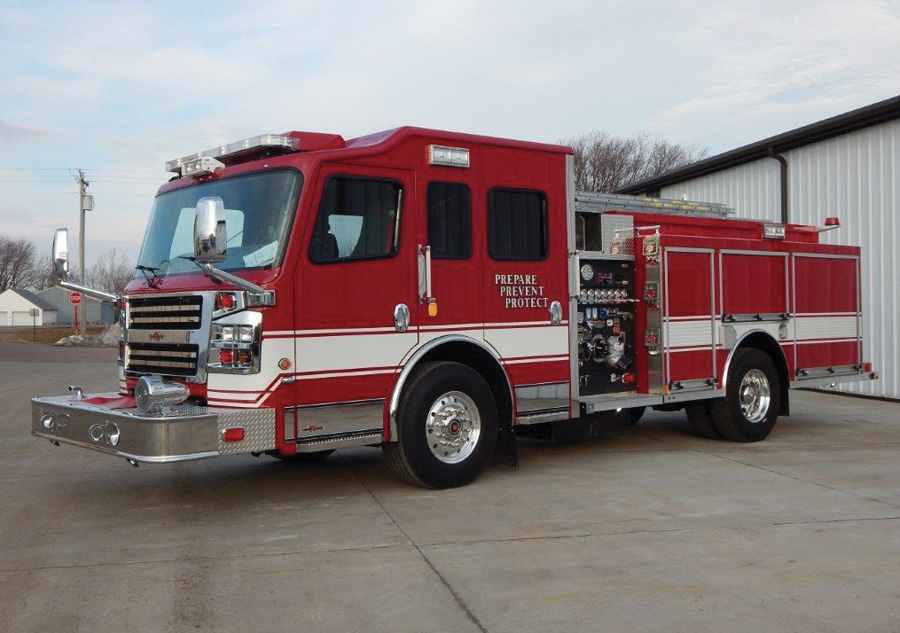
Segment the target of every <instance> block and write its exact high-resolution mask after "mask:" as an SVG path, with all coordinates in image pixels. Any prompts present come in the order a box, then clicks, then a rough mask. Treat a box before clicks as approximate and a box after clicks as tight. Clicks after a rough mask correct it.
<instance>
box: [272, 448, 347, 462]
mask: <svg viewBox="0 0 900 633" xmlns="http://www.w3.org/2000/svg"><path fill="white" fill-rule="evenodd" d="M333 452H334V449H331V450H327V451H316V452H315V453H294V454H293V455H283V454H281V453H279V452H278V451H271V452H269V453H266V454H267V455H270V456H272V457H274V458H275V459H280V460H281V461H284V462H320V461H322V460H323V459H325V458H326V457H328V456H329V455H331V454H332V453H333Z"/></svg>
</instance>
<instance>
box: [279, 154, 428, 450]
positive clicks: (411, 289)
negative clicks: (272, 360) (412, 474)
mask: <svg viewBox="0 0 900 633" xmlns="http://www.w3.org/2000/svg"><path fill="white" fill-rule="evenodd" d="M414 183H415V179H414V174H413V173H412V172H410V171H405V170H396V169H384V168H368V167H360V166H345V165H340V164H326V165H324V166H323V167H322V169H321V172H320V175H319V178H318V179H317V182H316V189H315V202H314V203H313V205H312V209H311V213H310V214H309V217H308V218H307V219H306V220H307V222H308V224H307V227H306V231H305V235H306V238H305V244H304V248H303V251H302V253H301V256H300V263H299V265H298V267H297V271H298V272H297V276H296V278H295V281H294V283H295V288H296V292H295V297H296V299H295V302H296V303H295V306H294V309H295V314H296V315H297V317H296V330H295V331H294V332H293V336H294V340H295V358H296V367H295V386H294V389H295V402H296V410H295V411H296V412H295V423H296V437H297V442H298V450H300V451H302V450H303V446H304V443H307V444H309V443H310V442H323V441H328V440H341V439H347V440H359V439H365V437H368V436H372V438H373V440H374V441H380V438H381V436H382V432H383V422H384V403H385V399H386V398H387V395H388V391H389V389H390V386H391V385H392V384H393V381H394V377H395V374H396V372H397V371H398V367H399V365H400V362H401V360H402V359H403V357H404V356H405V355H406V354H407V353H408V352H409V351H410V350H411V349H412V348H413V347H414V346H415V345H416V344H417V342H418V334H417V331H416V330H417V327H416V325H417V324H416V322H415V321H416V317H417V315H416V302H417V299H418V297H417V285H418V284H417V268H416V267H417V256H416V232H415V225H416V218H415V213H413V212H410V210H412V209H415V203H416V196H415V189H414ZM313 446H315V444H313Z"/></svg>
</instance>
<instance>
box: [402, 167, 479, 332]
mask: <svg viewBox="0 0 900 633" xmlns="http://www.w3.org/2000/svg"><path fill="white" fill-rule="evenodd" d="M449 169H450V170H451V173H449V174H444V173H436V174H434V176H433V177H432V178H431V179H429V180H427V181H426V182H422V183H420V187H421V189H420V191H419V194H420V198H419V200H420V201H421V202H422V203H421V204H420V206H419V209H421V211H420V212H419V214H418V216H419V217H418V218H417V225H416V228H417V232H418V240H417V242H418V249H419V265H420V268H421V274H420V282H421V284H422V287H421V288H420V289H419V290H420V301H419V315H420V316H419V324H420V328H419V338H420V340H421V341H423V342H425V341H428V340H431V339H434V338H438V337H440V336H445V335H447V334H453V333H456V334H462V335H464V336H469V337H472V338H476V339H479V340H480V339H482V338H483V326H484V299H483V296H482V292H481V283H482V257H483V255H482V250H483V249H481V248H478V247H476V246H474V245H473V244H477V243H480V242H479V239H478V238H480V237H481V235H482V231H480V230H478V227H480V226H481V222H480V221H481V219H482V216H483V206H478V208H477V213H473V211H475V209H473V196H472V192H473V186H472V184H473V183H472V182H471V177H470V175H469V174H468V173H466V174H459V175H457V173H456V172H459V170H458V169H455V170H454V169H452V168H449Z"/></svg>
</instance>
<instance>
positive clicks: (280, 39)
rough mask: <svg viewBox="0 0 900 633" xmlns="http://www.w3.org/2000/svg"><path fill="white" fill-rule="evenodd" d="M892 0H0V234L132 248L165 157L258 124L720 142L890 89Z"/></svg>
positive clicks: (94, 251)
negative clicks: (82, 184) (83, 204)
mask: <svg viewBox="0 0 900 633" xmlns="http://www.w3.org/2000/svg"><path fill="white" fill-rule="evenodd" d="M898 35H900V0H808V1H807V0H777V1H773V0H754V1H753V2H749V1H748V0H743V1H739V2H732V1H730V0H720V1H718V2H700V1H694V0H667V1H646V2H642V1H639V0H625V1H619V0H604V1H596V2H588V1H566V0H556V1H553V2H548V1H546V0H545V1H540V2H532V1H530V0H521V1H518V2H511V1H510V2H502V1H482V2H475V1H466V0H442V1H432V0H418V1H415V2H401V1H393V0H379V1H378V2H358V1H357V2H350V1H348V2H343V1H340V0H330V1H316V0H292V1H278V0H272V1H268V2H246V1H244V2H229V1H226V0H220V1H218V2H215V3H200V4H196V5H195V4H193V3H185V2H167V1H163V0H154V1H153V2H149V1H146V2H140V3H137V2H92V1H90V0H81V1H80V2H54V1H52V0H51V1H42V2H34V1H33V0H28V1H25V2H16V1H11V0H0V235H6V236H11V237H16V238H27V239H30V240H32V241H34V242H35V244H36V245H37V246H38V247H39V250H40V251H41V252H46V251H48V250H49V244H50V240H51V237H52V232H53V229H55V228H57V227H59V226H67V227H69V228H70V230H72V231H73V235H72V239H73V240H74V239H75V237H76V234H77V229H78V199H77V196H76V195H75V191H76V190H77V187H76V185H75V180H74V177H73V175H72V173H73V170H75V169H77V168H84V169H85V170H86V173H87V179H88V181H89V182H90V186H89V189H88V191H89V193H92V194H93V195H94V196H95V210H93V211H91V212H90V213H89V214H88V218H87V223H88V228H87V236H88V240H87V248H86V255H87V261H88V265H90V263H91V262H93V261H94V260H95V259H96V258H97V257H98V256H99V255H100V254H101V253H103V252H105V251H107V250H108V249H110V248H117V249H118V250H119V251H120V252H124V253H126V254H127V255H128V256H129V257H131V258H136V255H137V251H138V249H139V247H140V243H141V238H142V235H143V231H144V228H145V226H146V223H147V218H148V216H149V211H150V207H151V204H152V199H153V195H154V193H155V191H156V188H157V187H158V186H159V185H160V184H161V183H163V182H165V181H166V180H167V179H168V177H169V175H168V174H166V173H165V172H164V170H163V165H164V162H165V161H166V160H169V159H172V158H176V157H179V156H183V155H186V154H191V153H194V152H197V151H200V150H203V149H207V148H210V147H213V146H216V145H219V144H222V143H226V142H231V141H235V140H239V139H241V138H245V137H248V136H254V135H257V134H261V133H267V132H274V133H278V132H283V131H288V130H306V131H316V132H333V133H338V134H341V135H343V136H344V137H345V138H353V137H355V136H359V135H363V134H368V133H372V132H376V131H379V130H383V129H389V128H393V127H397V126H400V125H418V126H425V127H435V128H441V129H448V130H454V131H461V132H471V133H479V134H489V135H494V136H501V137H509V138H519V139H527V140H535V141H547V142H557V141H559V140H560V139H565V138H570V137H572V136H574V135H577V134H580V133H583V132H588V131H592V130H600V131H606V132H609V133H612V134H615V135H623V136H624V135H630V134H633V133H637V132H648V133H649V134H651V135H652V136H656V137H661V138H667V139H670V140H673V141H678V142H681V143H687V144H696V145H698V146H701V147H706V148H708V149H709V150H710V152H711V153H712V154H715V153H719V152H722V151H726V150H729V149H733V148H734V147H738V146H740V145H743V144H746V143H749V142H753V141H756V140H759V139H762V138H765V137H767V136H771V135H773V134H777V133H780V132H784V131H787V130H790V129H793V128H795V127H799V126H801V125H805V124H808V123H811V122H814V121H817V120H820V119H823V118H827V117H829V116H833V115H836V114H840V113H842V112H846V111H848V110H852V109H854V108H858V107H862V106H864V105H868V104H870V103H874V102H876V101H879V100H882V99H885V98H888V97H892V96H896V95H897V94H898V93H900V36H898Z"/></svg>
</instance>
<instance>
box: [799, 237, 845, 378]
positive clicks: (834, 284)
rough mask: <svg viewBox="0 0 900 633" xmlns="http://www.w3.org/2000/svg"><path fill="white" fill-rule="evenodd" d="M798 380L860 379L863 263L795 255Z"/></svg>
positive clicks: (817, 255)
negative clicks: (860, 276) (821, 378)
mask: <svg viewBox="0 0 900 633" xmlns="http://www.w3.org/2000/svg"><path fill="white" fill-rule="evenodd" d="M792 260H793V272H794V277H793V284H792V285H793V287H794V314H795V319H794V330H795V336H796V346H795V350H796V351H795V362H794V367H795V374H796V376H795V378H794V379H798V380H802V379H806V378H815V377H817V376H833V375H845V374H855V373H858V372H859V371H860V369H861V367H862V313H861V311H860V286H859V258H858V257H855V256H849V255H847V256H843V255H824V254H814V253H795V254H794V255H793V257H792Z"/></svg>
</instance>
